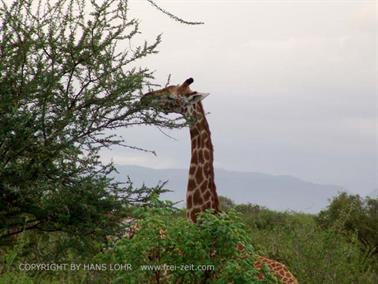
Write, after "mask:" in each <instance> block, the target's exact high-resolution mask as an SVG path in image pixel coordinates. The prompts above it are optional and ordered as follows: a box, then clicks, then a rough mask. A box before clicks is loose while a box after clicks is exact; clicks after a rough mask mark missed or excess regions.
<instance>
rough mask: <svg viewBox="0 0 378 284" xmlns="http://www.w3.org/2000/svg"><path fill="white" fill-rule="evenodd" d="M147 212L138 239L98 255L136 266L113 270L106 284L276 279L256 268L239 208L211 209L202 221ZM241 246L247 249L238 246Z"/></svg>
mask: <svg viewBox="0 0 378 284" xmlns="http://www.w3.org/2000/svg"><path fill="white" fill-rule="evenodd" d="M143 215H144V218H143V219H141V221H140V222H139V223H138V224H139V226H140V229H139V231H138V232H137V233H136V234H135V235H134V237H133V238H131V239H127V238H126V239H123V240H121V241H120V242H118V243H117V244H116V245H115V247H114V248H113V249H111V250H110V251H108V252H106V253H103V254H101V255H99V256H98V257H97V261H98V262H101V263H103V262H106V263H108V264H109V265H110V264H114V263H121V264H125V263H128V264H130V265H131V266H132V270H130V271H119V272H116V273H110V274H107V278H106V279H104V281H105V282H106V281H110V280H111V279H116V280H114V282H115V283H142V282H146V283H230V282H231V283H275V282H276V281H275V280H274V279H273V277H271V276H269V275H268V274H266V278H265V280H258V279H257V278H258V277H257V276H258V274H259V272H258V271H257V270H256V269H255V268H254V267H253V264H254V261H255V256H256V255H255V253H254V250H253V247H252V246H251V245H250V239H249V237H248V236H249V235H248V234H247V233H246V231H245V226H244V225H243V223H242V222H241V221H240V219H239V217H238V215H237V214H236V213H235V212H234V211H231V212H229V213H228V214H226V213H221V214H219V215H214V214H212V213H211V212H206V213H204V214H202V215H201V216H200V217H199V219H198V223H197V224H193V223H192V222H191V221H189V220H187V219H186V218H182V217H176V218H172V214H171V213H170V212H167V210H166V209H155V210H148V211H146V212H144V213H143ZM238 244H239V245H240V244H242V245H243V246H244V250H242V251H239V250H237V249H236V247H237V245H238ZM164 265H172V269H173V270H170V269H169V272H168V273H167V274H165V272H167V270H164ZM185 265H186V266H185ZM165 267H167V266H165ZM185 267H186V268H187V270H186V269H185ZM200 268H206V269H205V270H202V269H200ZM93 279H94V278H93Z"/></svg>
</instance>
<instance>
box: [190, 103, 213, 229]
mask: <svg viewBox="0 0 378 284" xmlns="http://www.w3.org/2000/svg"><path fill="white" fill-rule="evenodd" d="M191 116H192V118H193V121H194V122H193V123H192V124H191V125H190V138H191V142H192V159H191V162H190V169H189V182H188V190H187V196H186V205H187V217H188V218H190V219H191V220H192V221H193V222H196V215H197V214H198V213H200V212H203V211H205V210H206V209H214V210H215V211H216V212H218V211H219V200H218V195H217V192H216V186H215V182H214V166H213V162H214V156H213V155H214V150H213V144H212V142H211V133H210V128H209V124H208V123H207V119H206V115H205V112H204V110H203V107H202V104H201V102H199V103H197V104H196V105H195V106H194V109H193V112H192V114H191Z"/></svg>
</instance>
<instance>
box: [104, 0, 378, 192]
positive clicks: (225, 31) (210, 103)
mask: <svg viewBox="0 0 378 284" xmlns="http://www.w3.org/2000/svg"><path fill="white" fill-rule="evenodd" d="M156 2H157V3H158V4H160V5H161V6H162V7H163V8H165V9H167V10H169V11H170V12H172V13H174V14H176V15H177V16H180V17H183V18H185V19H187V20H196V21H204V22H205V24H204V25H201V26H186V25H181V24H179V23H177V22H174V21H173V20H172V19H170V18H168V17H167V16H165V15H163V14H162V13H161V12H159V11H157V10H156V9H154V8H153V7H152V6H151V5H150V4H149V3H148V2H147V1H144V0H129V3H130V11H129V13H130V16H133V17H136V18H138V19H140V21H141V26H140V28H141V32H142V34H141V35H140V37H141V38H143V39H147V40H151V41H152V40H153V39H154V37H155V36H156V35H157V34H159V33H163V42H162V44H161V45H160V46H159V51H160V52H159V54H157V55H154V56H151V57H149V58H148V59H146V60H144V61H143V62H141V64H143V65H144V66H148V67H150V69H152V70H155V71H156V72H155V76H156V82H159V83H161V84H164V83H165V82H166V79H167V76H168V75H169V74H172V78H171V82H172V83H174V84H179V83H181V82H183V81H184V80H185V79H186V78H188V77H193V78H194V83H193V85H192V89H193V90H197V91H202V92H209V93H210V96H209V97H207V98H206V100H205V101H204V107H205V110H206V111H207V112H209V113H210V114H209V115H208V120H209V124H210V128H211V131H212V138H213V144H214V146H215V166H216V167H218V168H224V169H229V170H238V171H256V172H263V173H269V174H287V175H292V176H296V177H299V178H302V179H305V180H307V181H312V182H316V183H325V184H337V185H341V186H344V187H345V188H346V189H348V190H350V191H352V192H357V193H361V194H365V193H368V192H371V191H372V190H373V189H374V188H377V187H378V185H377V172H378V169H377V142H376V141H377V40H376V38H377V16H376V15H377V3H376V1H358V0H354V1H333V0H324V1H322V0H311V1H310V0H302V1H270V0H261V1H247V0H245V1H238V0H232V1H231V0H228V1H225V0H217V1H215V0H214V1H204V0H201V1H180V0H176V1H163V0H156ZM127 47H128V46H127ZM127 47H126V46H125V48H127ZM166 132H167V133H168V134H169V135H170V136H173V137H174V138H175V139H176V140H173V139H170V138H168V137H167V136H165V135H164V134H162V133H161V132H160V131H159V130H158V129H157V128H154V127H138V128H128V129H123V130H121V131H118V134H120V135H122V136H123V137H124V138H125V139H126V142H127V143H129V144H130V145H136V146H139V147H144V148H147V149H154V150H156V152H157V154H158V156H157V157H155V156H153V155H152V154H149V153H143V152H138V151H133V150H127V149H124V148H113V149H112V150H111V151H106V152H104V153H103V159H104V160H110V159H112V160H113V161H114V162H115V163H116V164H134V165H141V166H148V167H153V168H188V166H189V160H190V138H189V131H188V130H187V129H181V130H174V131H172V130H170V131H167V130H166Z"/></svg>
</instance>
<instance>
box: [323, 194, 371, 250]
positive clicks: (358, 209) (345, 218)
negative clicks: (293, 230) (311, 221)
mask: <svg viewBox="0 0 378 284" xmlns="http://www.w3.org/2000/svg"><path fill="white" fill-rule="evenodd" d="M316 221H317V223H318V224H319V225H320V226H321V227H323V228H332V227H337V228H338V229H339V230H342V231H343V232H345V234H346V235H356V236H357V238H358V239H359V240H360V241H361V242H362V243H363V244H364V245H365V247H366V249H367V250H373V251H374V253H375V254H376V255H377V258H378V198H375V199H374V198H370V197H366V198H365V199H363V198H361V197H360V196H359V195H350V194H347V193H345V192H343V193H340V194H339V195H338V196H337V197H335V198H334V199H333V200H332V202H331V203H330V204H329V206H328V208H327V209H326V210H323V211H321V212H320V214H319V216H318V217H317V218H316Z"/></svg>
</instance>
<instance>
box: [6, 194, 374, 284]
mask: <svg viewBox="0 0 378 284" xmlns="http://www.w3.org/2000/svg"><path fill="white" fill-rule="evenodd" d="M338 198H340V197H336V198H335V200H334V201H333V202H335V201H336V202H338ZM333 202H331V204H330V206H329V208H327V209H326V210H324V211H323V213H321V215H323V216H328V218H327V220H328V223H327V226H324V224H323V223H319V222H320V221H319V216H315V215H309V214H301V213H293V212H274V211H271V210H268V209H265V208H262V207H259V206H256V205H251V204H241V205H235V204H234V203H233V202H232V201H230V200H229V202H227V203H224V204H226V205H227V208H224V209H225V213H223V214H220V215H213V214H211V213H206V214H204V215H203V216H202V217H201V218H200V222H199V223H198V224H192V223H191V222H189V221H187V220H186V218H185V217H184V215H183V212H182V210H174V209H173V208H171V207H170V206H162V205H164V203H161V202H160V201H159V202H156V204H154V205H153V206H154V207H152V208H139V209H135V210H134V211H133V212H132V213H133V214H134V216H135V217H136V218H138V220H139V221H138V224H139V228H140V229H139V230H138V232H137V233H136V234H135V235H134V236H133V237H132V238H131V239H128V238H123V239H121V240H119V241H116V242H109V241H105V240H104V241H99V240H98V239H95V240H93V239H90V240H88V242H87V243H85V242H83V240H82V239H80V238H76V237H75V236H70V235H68V234H63V233H56V232H55V233H43V234H41V233H37V232H26V233H24V234H23V235H22V236H21V237H20V238H19V239H18V241H17V242H16V245H15V246H10V245H9V246H7V247H1V248H0V283H7V284H8V283H256V282H258V280H256V278H257V271H256V270H255V269H254V268H253V262H254V260H255V257H256V255H265V256H268V257H270V258H272V259H276V260H278V261H281V262H282V263H284V264H286V265H287V266H288V267H289V269H290V271H291V272H292V273H293V274H294V275H295V276H296V277H297V278H298V280H299V282H300V283H310V284H311V283H314V284H315V283H316V284H318V283H330V284H332V283H337V284H339V283H341V284H343V283H345V284H348V283H367V284H369V283H372V284H373V283H378V259H377V254H376V253H375V250H374V249H369V247H368V246H366V243H363V242H362V241H361V239H360V235H361V233H360V231H359V228H358V226H356V225H359V224H360V223H359V222H358V219H352V220H355V223H353V224H354V225H355V227H354V229H353V230H350V227H348V226H346V225H345V224H349V223H348V222H347V221H348V220H351V216H350V214H349V213H348V214H346V213H345V212H353V211H350V210H349V211H348V210H346V209H347V208H344V206H340V207H337V208H338V209H337V210H336V209H335V208H336V207H335V206H333ZM343 204H344V203H343ZM345 204H348V203H345ZM348 206H349V205H348ZM348 206H346V207H348ZM327 210H331V211H332V212H333V214H330V212H327ZM338 210H342V212H344V213H343V214H341V213H340V211H338ZM335 212H336V213H337V212H339V213H337V214H336V213H335ZM369 212H371V211H369ZM324 214H325V215H324ZM369 214H371V215H369V216H370V217H367V219H366V220H368V222H370V219H369V218H375V215H374V214H372V213H369ZM365 217H366V216H365ZM322 220H324V219H322ZM366 220H365V221H366ZM368 222H367V223H368ZM364 224H366V223H364ZM364 228H366V226H365V227H364ZM374 234H377V232H370V236H371V237H372V239H373V238H374ZM239 243H241V244H243V245H244V246H245V249H244V250H243V251H238V250H236V249H235V247H236V246H237V244H239ZM54 262H55V263H68V264H70V263H75V264H82V265H84V264H87V265H88V264H100V267H97V268H96V267H92V268H90V267H89V268H88V267H87V268H88V269H84V267H83V266H82V267H81V269H78V270H70V269H66V270H62V271H48V270H43V271H41V270H29V271H22V270H21V269H20V264H22V263H54ZM101 265H103V266H101ZM122 265H123V266H122ZM128 265H129V266H130V269H129V268H128V267H129V266H128ZM159 265H160V266H159ZM181 265H187V266H186V267H182V268H181ZM199 265H201V267H199ZM103 267H105V268H106V269H102V268H103ZM111 269H112V270H111ZM159 269H160V270H159ZM164 271H169V273H167V274H166V273H165V272H164ZM158 281H159V282H158ZM264 281H265V283H274V282H275V279H274V278H273V277H271V276H269V274H268V272H266V278H265V280H264Z"/></svg>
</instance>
